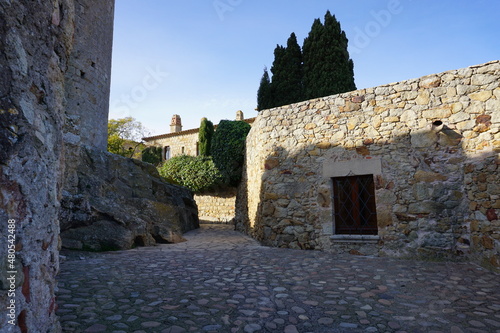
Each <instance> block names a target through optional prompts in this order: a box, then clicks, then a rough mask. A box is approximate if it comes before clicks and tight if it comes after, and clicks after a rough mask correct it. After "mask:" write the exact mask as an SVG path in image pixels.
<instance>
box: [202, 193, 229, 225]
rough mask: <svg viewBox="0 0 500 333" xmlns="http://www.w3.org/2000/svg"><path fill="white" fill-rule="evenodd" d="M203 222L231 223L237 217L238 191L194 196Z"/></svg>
mask: <svg viewBox="0 0 500 333" xmlns="http://www.w3.org/2000/svg"><path fill="white" fill-rule="evenodd" d="M194 199H195V200H196V204H197V205H198V216H199V218H200V221H201V222H212V223H229V222H230V221H232V219H233V218H234V216H235V204H236V189H228V190H224V191H222V190H219V191H214V192H210V193H204V194H196V195H195V196H194Z"/></svg>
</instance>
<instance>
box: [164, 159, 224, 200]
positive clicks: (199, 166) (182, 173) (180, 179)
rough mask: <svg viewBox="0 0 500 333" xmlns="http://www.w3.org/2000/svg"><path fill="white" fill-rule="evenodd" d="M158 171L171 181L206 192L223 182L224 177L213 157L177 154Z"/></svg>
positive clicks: (195, 190) (196, 190)
mask: <svg viewBox="0 0 500 333" xmlns="http://www.w3.org/2000/svg"><path fill="white" fill-rule="evenodd" d="M158 172H159V173H160V175H161V176H162V177H164V178H165V179H166V180H167V181H168V182H169V183H172V184H176V185H181V186H185V187H187V188H189V189H190V190H191V191H193V192H204V191H208V190H211V189H213V188H216V187H218V186H220V185H221V184H222V180H223V177H222V175H221V173H220V172H219V170H218V169H217V167H216V166H215V164H214V162H213V160H212V158H211V157H206V156H196V157H194V156H187V155H180V156H175V157H172V158H171V159H169V160H168V161H166V162H165V163H164V164H163V165H162V166H161V167H159V168H158Z"/></svg>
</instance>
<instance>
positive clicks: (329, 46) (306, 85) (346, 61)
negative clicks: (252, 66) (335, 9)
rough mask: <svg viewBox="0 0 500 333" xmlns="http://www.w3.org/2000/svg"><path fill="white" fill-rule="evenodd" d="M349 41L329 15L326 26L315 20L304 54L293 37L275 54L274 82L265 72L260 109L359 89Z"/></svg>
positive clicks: (304, 47) (292, 35) (261, 87)
mask: <svg viewBox="0 0 500 333" xmlns="http://www.w3.org/2000/svg"><path fill="white" fill-rule="evenodd" d="M347 45H348V39H347V37H346V34H345V32H344V31H343V30H342V29H341V27H340V23H339V22H338V21H337V19H336V18H335V16H333V15H332V14H331V13H330V11H327V12H326V15H325V20H324V24H323V23H321V21H320V19H316V20H315V21H314V23H313V25H312V27H311V31H310V32H309V35H308V37H307V38H306V39H305V40H304V44H303V47H302V50H301V49H300V46H299V45H298V43H297V38H296V36H295V34H294V33H292V34H291V35H290V38H289V39H288V41H287V46H286V47H283V46H280V45H278V46H277V47H276V49H275V50H274V62H273V66H272V67H271V72H272V74H273V75H272V78H271V79H270V78H269V74H268V72H267V70H266V69H264V74H263V76H262V78H261V81H260V86H259V90H258V91H257V109H258V110H263V109H268V108H272V107H276V106H281V105H286V104H291V103H295V102H300V101H302V100H305V99H312V98H317V97H323V96H329V95H334V94H339V93H343V92H347V91H352V90H355V89H356V85H355V83H354V64H353V61H352V60H351V59H350V57H349V52H348V51H347Z"/></svg>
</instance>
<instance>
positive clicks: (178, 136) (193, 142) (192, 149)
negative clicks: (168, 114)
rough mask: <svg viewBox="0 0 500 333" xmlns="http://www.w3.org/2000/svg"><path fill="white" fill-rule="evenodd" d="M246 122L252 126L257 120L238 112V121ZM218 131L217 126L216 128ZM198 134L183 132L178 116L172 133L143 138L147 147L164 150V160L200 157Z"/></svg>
mask: <svg viewBox="0 0 500 333" xmlns="http://www.w3.org/2000/svg"><path fill="white" fill-rule="evenodd" d="M235 120H240V121H245V122H247V123H249V124H250V125H252V123H253V122H254V120H255V118H248V119H245V118H244V115H243V112H242V111H241V110H238V111H236V119H235ZM214 127H215V130H217V125H215V126H214ZM198 132H199V128H192V129H188V130H184V131H183V130H182V120H181V117H180V116H179V115H177V114H174V115H173V116H172V120H171V122H170V133H167V134H160V135H155V136H151V137H147V138H143V140H144V142H145V143H146V145H147V146H156V147H161V148H162V160H164V161H165V160H168V159H170V158H171V157H174V156H179V155H189V156H198V155H199V150H198Z"/></svg>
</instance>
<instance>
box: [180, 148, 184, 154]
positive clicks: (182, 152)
mask: <svg viewBox="0 0 500 333" xmlns="http://www.w3.org/2000/svg"><path fill="white" fill-rule="evenodd" d="M181 154H182V155H184V147H182V148H181Z"/></svg>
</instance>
